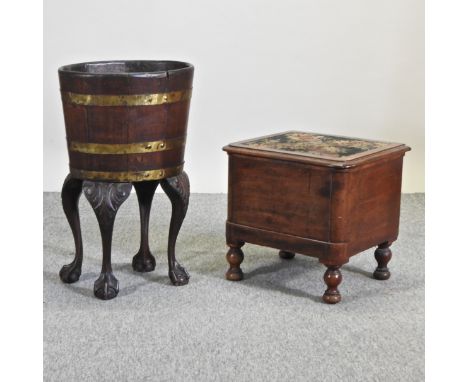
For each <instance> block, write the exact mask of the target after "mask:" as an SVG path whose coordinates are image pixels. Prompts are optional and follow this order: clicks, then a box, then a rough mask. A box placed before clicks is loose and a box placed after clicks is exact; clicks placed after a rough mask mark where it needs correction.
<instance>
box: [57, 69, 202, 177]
mask: <svg viewBox="0 0 468 382" xmlns="http://www.w3.org/2000/svg"><path fill="white" fill-rule="evenodd" d="M131 70H134V71H135V72H131ZM141 70H150V71H149V72H141ZM155 70H159V72H152V71H155ZM193 71H194V68H193V66H192V65H190V64H187V63H181V62H161V61H126V62H102V63H83V64H75V65H68V66H65V67H62V68H60V69H59V79H60V88H61V92H62V101H63V102H62V103H63V112H64V117H65V127H66V135H67V143H68V149H69V164H70V169H71V172H72V173H73V175H74V177H81V175H80V173H79V172H78V171H76V170H84V171H97V172H102V171H105V172H127V171H128V172H135V171H147V170H156V169H165V168H175V167H177V166H181V165H183V163H184V152H185V147H184V145H182V146H179V147H177V148H173V149H171V150H164V151H158V152H147V153H131V154H127V153H124V154H99V153H87V152H78V151H74V150H72V149H71V143H72V142H78V143H97V144H117V145H122V144H132V143H141V142H154V141H161V140H170V139H175V138H180V139H184V138H185V136H186V134H187V122H188V116H189V108H190V99H186V100H181V101H179V102H174V103H165V104H161V105H144V106H125V105H121V106H95V105H80V104H74V103H70V102H69V100H68V99H67V96H66V95H67V94H68V93H69V92H71V93H76V94H85V95H144V94H161V93H166V92H173V91H184V90H190V89H191V88H192V80H193ZM173 175H176V174H173ZM95 179H96V180H99V178H95ZM103 180H108V179H103Z"/></svg>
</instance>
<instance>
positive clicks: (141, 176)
mask: <svg viewBox="0 0 468 382" xmlns="http://www.w3.org/2000/svg"><path fill="white" fill-rule="evenodd" d="M183 168H184V165H180V166H177V167H169V168H160V169H156V170H147V171H122V172H117V171H88V170H78V169H74V168H70V173H71V175H72V176H73V177H75V178H78V179H89V180H91V179H93V180H109V181H113V182H141V181H144V180H158V179H163V178H170V177H172V176H176V175H179V174H180V173H181V172H182V170H183Z"/></svg>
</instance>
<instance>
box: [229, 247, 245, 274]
mask: <svg viewBox="0 0 468 382" xmlns="http://www.w3.org/2000/svg"><path fill="white" fill-rule="evenodd" d="M226 260H227V261H228V263H229V269H228V270H227V272H226V279H227V280H229V281H240V280H242V279H243V278H244V272H242V269H241V267H240V265H241V263H242V261H244V253H243V252H242V250H241V249H240V247H230V248H229V251H228V253H227V254H226Z"/></svg>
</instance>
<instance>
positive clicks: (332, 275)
mask: <svg viewBox="0 0 468 382" xmlns="http://www.w3.org/2000/svg"><path fill="white" fill-rule="evenodd" d="M342 279H343V277H342V276H341V272H340V269H339V267H328V269H327V270H326V272H325V274H324V275H323V280H324V281H325V284H327V287H328V288H327V290H326V291H325V293H324V294H323V296H322V300H323V301H324V302H326V303H327V304H336V303H338V302H340V301H341V294H340V291H339V290H338V285H340V283H341V281H342Z"/></svg>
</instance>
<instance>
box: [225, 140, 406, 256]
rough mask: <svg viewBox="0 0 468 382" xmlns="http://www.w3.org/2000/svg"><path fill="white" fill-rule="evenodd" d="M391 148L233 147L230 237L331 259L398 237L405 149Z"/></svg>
mask: <svg viewBox="0 0 468 382" xmlns="http://www.w3.org/2000/svg"><path fill="white" fill-rule="evenodd" d="M384 147H385V149H382V150H374V151H372V152H368V153H367V155H366V154H364V155H354V156H351V159H349V160H346V159H343V158H340V159H338V160H336V159H335V160H331V159H329V158H324V157H321V158H320V157H314V156H311V155H296V154H293V153H287V152H279V151H278V150H272V151H269V150H261V149H257V148H252V147H248V146H246V145H243V143H242V142H240V143H239V144H232V145H229V146H226V147H225V148H224V150H225V151H227V152H228V154H229V190H228V219H227V223H226V239H227V242H228V244H234V245H235V244H236V243H242V242H249V243H253V244H259V245H264V246H269V247H273V248H277V249H281V250H286V251H291V252H297V253H301V254H304V255H308V256H314V257H318V258H319V259H320V261H321V262H322V263H324V264H326V265H333V264H343V263H346V262H347V261H348V259H349V257H351V256H352V255H355V254H357V253H359V252H361V251H363V250H365V249H368V248H370V247H372V246H375V245H378V244H380V243H384V242H393V241H395V240H396V238H397V236H398V225H399V213H400V195H401V175H402V165H403V156H404V154H405V152H406V151H407V150H409V148H408V147H407V146H405V145H400V144H388V146H384Z"/></svg>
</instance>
